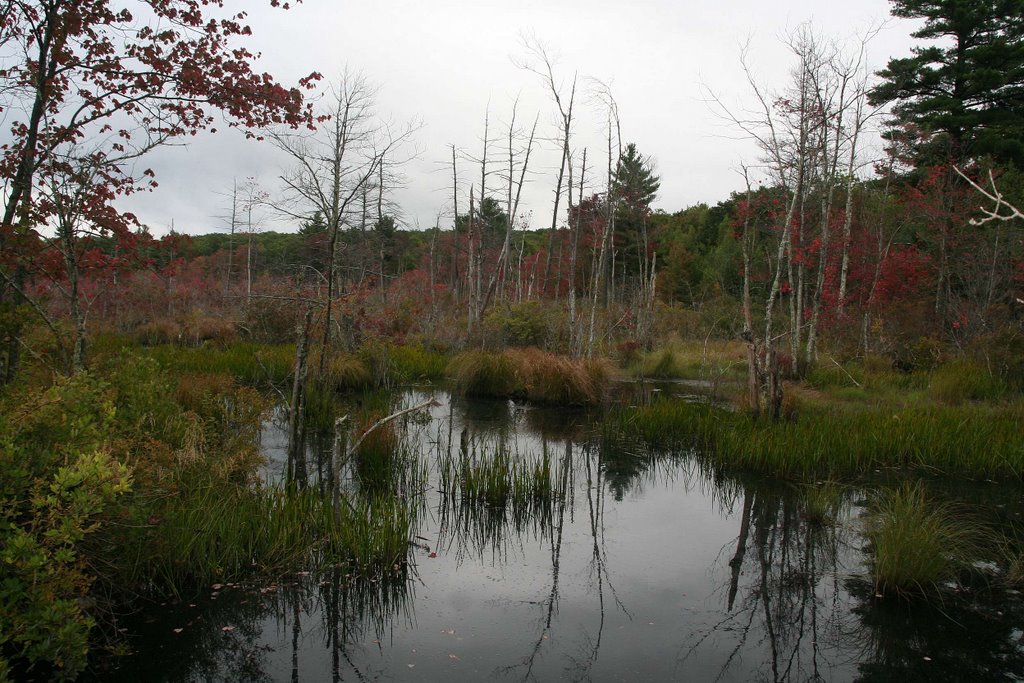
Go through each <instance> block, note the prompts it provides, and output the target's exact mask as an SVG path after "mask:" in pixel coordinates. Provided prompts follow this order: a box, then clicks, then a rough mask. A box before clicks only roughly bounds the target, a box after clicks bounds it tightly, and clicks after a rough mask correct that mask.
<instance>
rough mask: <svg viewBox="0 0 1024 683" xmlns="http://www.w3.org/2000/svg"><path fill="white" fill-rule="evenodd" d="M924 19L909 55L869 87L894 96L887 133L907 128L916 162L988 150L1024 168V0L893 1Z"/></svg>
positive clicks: (905, 13)
mask: <svg viewBox="0 0 1024 683" xmlns="http://www.w3.org/2000/svg"><path fill="white" fill-rule="evenodd" d="M892 13H893V14H894V15H895V16H897V17H903V18H911V19H924V21H925V23H924V25H923V26H922V27H921V28H920V29H918V30H917V31H916V32H914V33H913V36H914V37H915V38H918V39H920V40H922V41H938V42H936V43H929V44H925V45H920V46H915V47H914V48H912V53H913V56H912V57H905V58H900V59H892V60H890V61H889V64H888V66H887V67H886V68H885V69H884V70H883V71H881V72H879V76H881V77H882V78H883V79H884V80H883V82H882V83H881V84H879V85H878V86H877V87H876V88H875V89H874V90H873V91H872V93H871V99H872V101H873V102H874V103H875V104H881V103H884V102H894V103H895V105H894V107H893V112H892V113H893V116H892V119H891V120H890V121H889V126H890V130H889V136H890V137H893V136H895V135H897V134H899V132H900V131H904V130H906V131H908V132H909V133H910V134H911V136H912V137H914V138H915V139H916V142H915V145H914V149H915V152H916V153H917V154H918V155H919V157H920V158H919V159H918V160H917V161H918V162H921V161H923V162H925V163H931V162H934V161H938V160H940V159H951V160H953V161H955V162H959V163H963V162H964V161H965V160H968V159H975V158H978V157H981V156H985V155H990V156H992V157H993V158H994V159H995V160H996V161H998V162H1013V163H1015V164H1017V165H1018V166H1022V167H1024V0H893V10H892Z"/></svg>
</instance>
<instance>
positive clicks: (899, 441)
mask: <svg viewBox="0 0 1024 683" xmlns="http://www.w3.org/2000/svg"><path fill="white" fill-rule="evenodd" d="M607 421H608V426H609V428H611V429H614V430H616V431H618V432H620V433H622V434H625V435H635V436H636V437H638V438H640V439H642V440H643V441H644V442H645V443H647V444H649V445H651V446H655V447H660V448H673V447H692V448H696V449H697V453H698V456H699V457H705V458H711V459H713V460H715V461H716V462H718V463H720V464H724V465H731V466H734V467H738V468H742V469H748V470H753V471H757V472H761V473H764V474H769V475H774V476H780V477H785V478H795V479H804V480H807V479H810V478H826V479H831V478H837V477H838V478H841V477H846V476H857V475H862V474H868V473H873V472H874V471H876V470H880V469H888V468H906V469H910V470H918V471H924V472H930V473H944V474H948V475H956V476H968V477H977V478H991V477H1008V478H1019V477H1020V476H1021V475H1022V474H1024V441H1022V440H1021V437H1020V434H1021V425H1022V424H1024V405H1022V404H1019V403H1018V404H1006V405H997V406H992V405H968V406H961V407H958V408H952V407H946V406H924V407H920V408H896V409H890V408H888V407H882V408H876V409H842V408H836V407H829V408H826V409H820V408H818V409H813V408H806V407H805V408H804V411H803V413H802V414H801V415H800V417H799V419H798V420H797V421H793V422H779V423H772V422H770V421H767V420H755V419H751V418H750V416H748V415H746V414H743V413H738V412H730V411H728V410H726V409H723V408H719V407H716V406H710V405H704V404H693V403H685V402H680V401H672V400H662V401H658V402H655V403H653V404H651V405H650V406H643V407H636V408H627V409H623V410H619V411H617V412H615V413H612V414H611V415H610V416H609V417H608V418H607Z"/></svg>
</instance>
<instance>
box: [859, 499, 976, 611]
mask: <svg viewBox="0 0 1024 683" xmlns="http://www.w3.org/2000/svg"><path fill="white" fill-rule="evenodd" d="M987 533H988V532H987V530H986V529H985V528H984V527H982V526H981V525H980V524H978V523H977V522H976V521H974V520H973V519H972V518H971V517H970V515H969V514H967V513H966V512H965V511H964V510H962V509H959V508H958V507H956V506H954V505H952V504H950V503H944V502H941V501H935V500H930V499H928V498H927V497H926V496H925V494H924V491H923V489H922V487H921V485H920V484H913V485H911V484H907V485H904V486H902V487H901V488H898V489H894V490H891V491H887V492H884V493H882V494H881V495H880V496H879V499H878V500H877V502H876V503H875V505H874V508H873V509H872V510H871V512H870V513H869V514H868V516H867V519H866V522H865V536H866V537H867V539H868V541H869V542H870V544H871V560H870V567H871V578H872V581H873V582H874V586H875V594H876V595H893V596H899V597H904V598H908V597H920V596H928V595H933V594H936V593H937V592H939V591H940V590H941V589H942V588H943V587H945V586H946V585H948V584H950V583H957V582H959V580H960V578H961V576H962V575H963V574H964V573H965V572H967V571H968V570H969V569H970V568H971V567H972V565H973V563H974V562H975V561H977V560H978V559H979V558H980V557H982V553H983V552H984V546H985V543H984V539H985V537H986V535H987Z"/></svg>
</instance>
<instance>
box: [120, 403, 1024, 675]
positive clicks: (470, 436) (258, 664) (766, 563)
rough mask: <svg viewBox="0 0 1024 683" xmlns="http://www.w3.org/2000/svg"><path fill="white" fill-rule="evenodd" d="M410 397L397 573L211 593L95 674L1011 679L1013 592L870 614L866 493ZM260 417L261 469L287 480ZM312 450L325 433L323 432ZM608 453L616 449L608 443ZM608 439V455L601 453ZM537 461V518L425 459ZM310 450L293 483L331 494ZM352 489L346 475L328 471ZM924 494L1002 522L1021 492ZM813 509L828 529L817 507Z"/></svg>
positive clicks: (956, 595) (537, 419) (882, 606)
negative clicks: (415, 408) (421, 474)
mask: <svg viewBox="0 0 1024 683" xmlns="http://www.w3.org/2000/svg"><path fill="white" fill-rule="evenodd" d="M430 397H433V398H435V399H437V400H438V402H439V405H438V406H435V407H433V408H431V409H430V419H429V420H427V419H419V420H414V421H411V422H409V423H408V424H407V426H406V428H405V430H404V434H403V438H404V439H405V444H406V446H407V448H408V449H409V452H411V453H415V454H416V456H417V457H418V458H419V459H420V462H421V463H422V467H423V468H424V469H425V470H426V471H427V475H426V478H425V480H424V481H423V482H422V483H421V484H420V485H419V489H418V490H419V491H420V493H419V494H418V496H419V500H418V501H417V503H418V505H419V509H420V515H419V522H418V527H417V531H416V537H417V538H414V539H410V540H411V541H413V542H414V544H410V546H409V548H410V555H409V567H408V569H407V571H404V572H399V574H398V576H397V577H396V578H392V579H385V580H377V581H368V580H362V581H358V580H355V579H352V578H351V577H345V576H342V575H339V574H338V573H337V572H335V573H333V574H331V573H328V574H326V575H323V574H321V575H318V576H313V575H299V576H293V577H285V578H284V579H282V580H281V581H280V582H278V583H276V584H271V585H261V586H221V587H219V589H217V590H214V589H213V588H212V587H211V588H210V590H209V591H205V592H204V593H203V595H201V596H199V597H196V598H194V599H191V600H187V601H184V602H182V603H181V604H174V605H164V606H154V607H153V608H152V609H150V610H148V611H147V612H146V613H143V614H140V615H138V616H137V617H135V618H133V619H132V620H131V621H130V622H129V623H128V624H126V626H127V627H128V628H129V630H130V631H131V632H132V633H134V634H136V635H135V636H134V637H133V639H132V640H131V641H130V645H131V648H132V651H133V653H132V654H131V655H129V656H127V657H125V658H124V659H123V662H122V665H121V667H120V668H119V669H118V670H117V671H114V672H108V673H106V674H103V675H102V678H103V679H104V680H126V681H128V680H130V681H207V680H209V681H249V680H253V681H299V680H301V681H339V680H342V681H350V680H358V681H362V680H410V681H420V680H427V681H429V680H489V679H496V680H539V681H548V680H598V681H619V680H624V681H668V680H680V681H760V680H765V681H806V680H825V681H854V680H858V681H916V680H923V681H941V680H944V681H989V680H992V681H1000V680H1001V681H1006V680H1022V679H1024V631H1022V629H1024V608H1022V600H1021V596H1020V595H1019V594H1017V593H1015V592H1012V591H1011V592H1007V591H1003V590H1001V589H995V588H990V587H985V586H973V587H966V588H962V589H957V590H952V589H951V590H950V591H949V592H948V593H947V595H946V596H945V597H944V598H943V600H942V601H941V603H938V604H935V605H934V606H924V605H920V604H916V605H913V606H910V605H906V604H899V603H893V602H891V601H881V600H877V599H876V598H875V596H874V595H873V590H872V588H871V585H870V583H868V581H867V580H866V578H865V576H866V558H865V548H864V546H865V541H864V539H863V537H862V536H861V534H860V527H861V516H862V514H863V512H864V507H865V504H866V501H867V500H868V498H869V496H870V495H871V491H870V489H869V487H864V488H858V489H842V488H836V487H829V489H828V490H830V491H833V492H834V493H832V494H830V495H824V496H823V495H821V494H820V493H819V492H816V491H815V490H814V489H815V487H801V486H795V485H792V484H788V483H784V482H778V481H770V480H765V479H758V478H750V477H747V478H737V477H734V476H726V475H723V474H721V473H718V472H715V471H709V470H707V469H704V468H702V467H701V466H699V465H698V464H697V463H696V461H695V460H694V459H693V458H692V457H689V454H687V453H662V454H652V453H647V452H644V450H643V449H641V448H639V447H636V446H632V445H630V444H628V443H618V442H616V445H614V446H612V445H609V443H610V442H609V440H608V439H605V440H604V441H603V443H604V447H603V449H602V447H601V446H600V444H601V443H602V441H601V440H599V439H597V438H595V429H594V425H593V421H594V419H595V417H594V416H592V415H588V414H587V413H586V412H581V411H565V410H559V409H551V408H544V407H536V406H523V405H517V404H513V403H510V402H482V401H473V402H466V401H463V400H460V399H450V398H449V397H448V395H447V394H445V393H443V392H432V393H428V392H423V391H411V392H407V393H404V394H401V395H398V396H396V397H395V399H394V402H393V403H392V408H393V409H395V408H400V407H403V406H411V405H415V404H417V403H420V402H422V401H424V400H426V399H428V398H430ZM285 439H286V437H285V436H284V432H283V430H282V429H281V428H280V427H279V426H277V425H276V424H275V422H273V421H271V422H268V424H267V425H266V428H265V430H264V449H265V451H266V453H267V456H268V461H269V462H268V464H267V466H266V468H265V471H264V476H265V477H266V478H267V479H268V480H270V481H276V480H279V479H280V478H281V477H282V476H283V472H284V471H285V464H284V463H283V461H282V458H283V457H284V456H283V454H284V452H285V445H286V441H285ZM327 441H330V439H327ZM613 441H614V440H613ZM620 441H621V440H620ZM497 448H504V449H506V450H507V451H508V452H509V453H510V454H511V456H512V457H513V458H520V459H524V460H530V459H536V458H539V457H541V455H542V454H544V453H546V454H547V456H548V458H549V459H550V461H551V462H552V463H553V466H554V471H555V475H554V476H555V480H556V481H557V484H558V485H557V492H558V493H560V494H562V495H560V496H559V497H557V498H556V499H555V501H554V502H553V504H552V505H551V506H549V507H548V508H547V509H545V510H541V511H531V512H529V513H526V514H520V515H518V516H517V515H512V514H511V513H509V512H502V511H495V510H488V509H484V508H482V507H481V506H475V507H472V506H470V507H467V506H460V505H458V504H457V503H453V502H452V498H451V497H450V496H447V495H446V491H445V487H444V484H443V483H442V482H440V481H439V480H438V470H439V469H440V465H439V463H440V462H442V461H443V459H444V458H445V457H449V456H455V455H457V454H458V452H459V450H460V449H463V450H465V451H467V452H479V453H487V452H493V451H494V450H495V449H497ZM333 469H334V467H333V461H332V459H331V455H330V448H329V447H326V446H325V447H323V448H320V449H312V450H311V453H310V455H309V457H308V462H307V470H308V473H307V477H308V479H309V482H310V484H309V485H310V486H320V487H324V488H326V487H329V486H330V480H331V478H332V477H334V472H333ZM340 476H341V479H342V483H341V485H342V486H347V487H355V488H358V486H359V485H360V483H359V481H358V473H355V474H353V473H352V472H346V471H344V470H342V471H341V472H340ZM934 486H935V487H936V489H937V490H938V491H939V494H940V495H946V496H954V497H956V498H957V499H959V500H963V501H966V502H967V503H968V504H976V503H978V502H984V504H985V506H986V508H985V509H986V510H988V511H989V512H990V513H991V514H992V515H996V516H999V517H1000V518H1001V519H1003V520H1004V521H1006V522H1011V521H1014V520H1015V519H1016V520H1019V518H1020V517H1019V516H1020V513H1021V500H1020V499H1021V496H1020V492H1019V487H1006V486H995V485H992V484H978V485H976V486H972V487H970V488H964V487H961V486H958V487H957V488H956V489H955V490H951V491H944V490H942V487H941V486H939V485H938V484H935V485H934ZM822 500H826V501H828V505H827V507H829V506H830V509H831V515H830V516H831V517H833V518H834V521H833V522H831V523H826V524H820V523H818V519H819V517H820V515H819V514H818V511H820V510H821V508H822V502H821V501H822Z"/></svg>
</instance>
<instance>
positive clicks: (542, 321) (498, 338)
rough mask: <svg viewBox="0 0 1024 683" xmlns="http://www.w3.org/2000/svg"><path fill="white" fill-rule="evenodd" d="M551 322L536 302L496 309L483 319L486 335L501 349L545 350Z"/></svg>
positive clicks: (546, 313)
mask: <svg viewBox="0 0 1024 683" xmlns="http://www.w3.org/2000/svg"><path fill="white" fill-rule="evenodd" d="M548 318H549V315H548V312H547V311H545V309H544V307H543V306H542V305H541V304H540V302H537V301H524V302H522V303H517V304H511V305H509V306H505V307H499V306H495V307H494V308H492V309H491V310H490V311H489V312H488V313H487V315H486V316H484V328H485V334H486V335H487V336H488V337H489V338H493V341H494V342H495V343H497V344H498V345H499V346H517V347H525V346H537V347H543V346H545V343H546V342H547V341H548V336H549V335H548V331H549V329H550V321H549V319H548Z"/></svg>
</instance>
